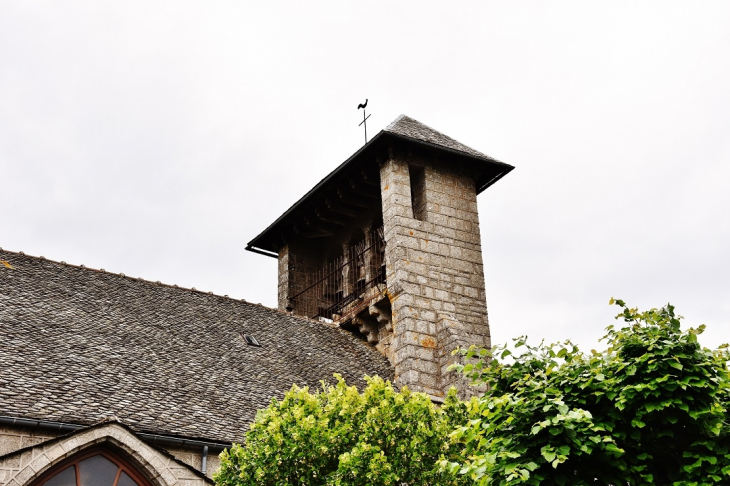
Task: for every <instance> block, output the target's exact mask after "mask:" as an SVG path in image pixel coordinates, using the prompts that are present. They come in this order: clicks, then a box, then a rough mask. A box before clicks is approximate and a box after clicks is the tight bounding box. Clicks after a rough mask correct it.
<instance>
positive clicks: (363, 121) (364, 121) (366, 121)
mask: <svg viewBox="0 0 730 486" xmlns="http://www.w3.org/2000/svg"><path fill="white" fill-rule="evenodd" d="M366 106H368V100H367V99H366V100H365V103H360V104H359V105H357V109H358V110H359V109H360V108H362V121H361V122H360V125H364V126H365V143H368V118H370V115H367V116H365V107H366ZM360 125H358V126H360Z"/></svg>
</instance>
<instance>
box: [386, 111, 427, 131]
mask: <svg viewBox="0 0 730 486" xmlns="http://www.w3.org/2000/svg"><path fill="white" fill-rule="evenodd" d="M403 118H411V117H409V116H406V115H404V114H403V113H401V114H400V115H398V117H397V118H396V119H395V120H393V121H392V122H390V124H388V126H387V127H385V128H383V130H385V131H390V129H391V128H393V127H394V126H395V125H396V124H397V123H398V122H399V121H401V120H402V119H403ZM411 120H413V118H411ZM416 121H418V120H416ZM418 123H421V122H418ZM422 125H423V124H422ZM428 128H431V127H428ZM431 130H433V128H431Z"/></svg>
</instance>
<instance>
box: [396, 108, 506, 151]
mask: <svg viewBox="0 0 730 486" xmlns="http://www.w3.org/2000/svg"><path fill="white" fill-rule="evenodd" d="M383 131H384V132H390V133H395V134H396V135H401V136H403V137H407V138H411V139H413V140H420V141H421V142H426V143H428V144H431V145H434V146H436V147H441V148H445V149H449V150H453V151H456V152H462V153H464V154H466V155H470V156H472V157H476V158H478V159H482V160H488V161H492V162H498V161H497V160H496V159H493V158H492V157H490V156H489V155H486V154H483V153H481V152H479V151H478V150H474V149H473V148H471V147H467V146H466V145H464V144H463V143H461V142H458V141H456V140H454V139H453V138H451V137H449V136H448V135H444V134H443V133H441V132H439V131H437V130H434V129H433V128H431V127H429V126H428V125H425V124H423V123H421V122H419V121H418V120H414V119H413V118H411V117H409V116H406V115H400V116H399V117H398V118H396V119H395V120H393V122H392V123H391V124H390V125H388V126H387V127H385V129H384V130H383Z"/></svg>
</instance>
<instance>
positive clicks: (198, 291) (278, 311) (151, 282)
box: [0, 247, 339, 328]
mask: <svg viewBox="0 0 730 486" xmlns="http://www.w3.org/2000/svg"><path fill="white" fill-rule="evenodd" d="M0 253H10V254H13V255H20V256H23V257H25V258H31V259H33V260H41V261H46V262H51V263H57V264H59V265H63V266H66V267H71V268H78V269H81V270H87V271H90V272H96V273H104V274H109V275H116V276H118V277H123V278H126V279H129V280H133V281H135V282H144V283H148V284H153V285H157V286H161V287H167V288H170V289H176V290H184V291H187V292H195V293H197V294H203V295H212V296H213V297H218V298H221V299H228V300H233V301H236V302H242V303H244V304H248V305H252V306H254V307H260V308H262V309H266V310H268V311H273V312H276V313H278V314H283V315H285V316H288V317H295V318H297V319H303V320H305V321H307V322H316V323H318V324H325V325H328V326H331V324H329V323H327V322H323V321H318V320H316V319H310V318H309V317H306V316H298V315H295V314H290V313H289V312H286V311H283V310H281V309H277V308H276V307H269V306H268V305H264V304H262V303H260V302H250V301H248V300H246V299H236V298H235V297H231V296H229V295H228V294H225V295H221V294H216V293H213V292H212V291H208V292H206V291H205V290H198V289H196V288H195V287H189V288H188V287H181V286H180V285H177V284H167V283H163V282H160V281H159V280H156V281H152V280H146V279H144V278H142V277H132V276H130V275H126V274H124V273H121V272H120V273H114V272H108V271H106V270H104V269H103V268H92V267H87V266H85V265H83V264H81V265H74V264H73V263H66V262H64V261H58V260H51V259H50V258H46V257H44V256H42V255H41V256H35V255H28V254H27V253H24V252H22V251H12V250H6V249H4V248H2V247H0ZM336 327H337V328H339V326H336Z"/></svg>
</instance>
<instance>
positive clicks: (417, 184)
mask: <svg viewBox="0 0 730 486" xmlns="http://www.w3.org/2000/svg"><path fill="white" fill-rule="evenodd" d="M409 172H410V176H411V205H412V206H413V217H414V218H415V219H417V220H419V221H426V170H425V169H424V168H423V167H413V166H411V167H410V168H409Z"/></svg>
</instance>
